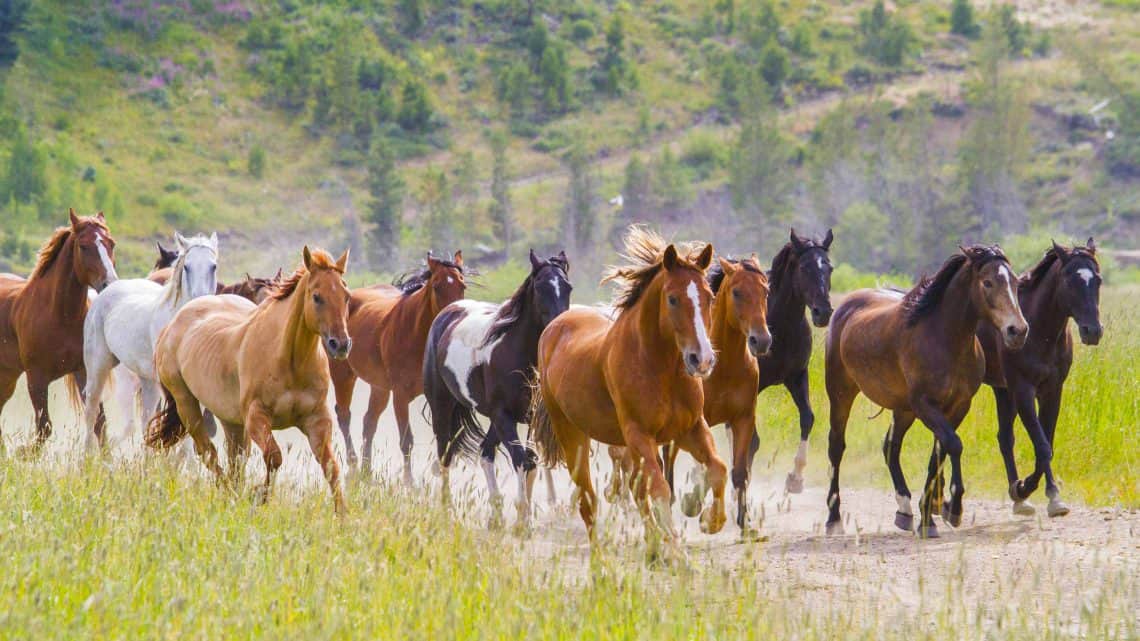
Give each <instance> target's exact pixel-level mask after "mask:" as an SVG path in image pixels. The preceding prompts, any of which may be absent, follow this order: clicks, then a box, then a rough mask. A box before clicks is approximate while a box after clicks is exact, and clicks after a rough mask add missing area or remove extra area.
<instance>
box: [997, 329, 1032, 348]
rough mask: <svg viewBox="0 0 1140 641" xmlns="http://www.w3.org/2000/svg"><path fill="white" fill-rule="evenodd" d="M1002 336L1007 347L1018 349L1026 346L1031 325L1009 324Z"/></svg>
mask: <svg viewBox="0 0 1140 641" xmlns="http://www.w3.org/2000/svg"><path fill="white" fill-rule="evenodd" d="M1001 338H1002V342H1003V343H1005V346H1006V348H1008V349H1012V350H1014V351H1017V350H1019V349H1021V348H1022V347H1025V341H1026V340H1028V339H1029V325H1021V326H1018V325H1007V326H1006V328H1005V330H1003V331H1002V333H1001Z"/></svg>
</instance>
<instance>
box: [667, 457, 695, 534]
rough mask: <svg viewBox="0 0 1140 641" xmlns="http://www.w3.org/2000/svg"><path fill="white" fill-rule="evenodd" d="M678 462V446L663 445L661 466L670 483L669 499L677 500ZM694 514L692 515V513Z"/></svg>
mask: <svg viewBox="0 0 1140 641" xmlns="http://www.w3.org/2000/svg"><path fill="white" fill-rule="evenodd" d="M676 463H677V448H676V446H674V445H673V444H672V443H666V444H664V445H662V446H661V466H662V467H663V468H664V471H665V482H666V483H668V484H669V500H670V501H676V500H677V481H676V478H675V477H674V475H673V470H674V468H675V467H676ZM690 516H692V515H690Z"/></svg>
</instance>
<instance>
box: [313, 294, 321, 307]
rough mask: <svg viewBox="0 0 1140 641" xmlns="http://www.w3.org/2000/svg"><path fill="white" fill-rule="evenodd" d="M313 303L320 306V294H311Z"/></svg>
mask: <svg viewBox="0 0 1140 641" xmlns="http://www.w3.org/2000/svg"><path fill="white" fill-rule="evenodd" d="M313 302H314V303H316V304H318V305H320V304H321V295H320V294H313Z"/></svg>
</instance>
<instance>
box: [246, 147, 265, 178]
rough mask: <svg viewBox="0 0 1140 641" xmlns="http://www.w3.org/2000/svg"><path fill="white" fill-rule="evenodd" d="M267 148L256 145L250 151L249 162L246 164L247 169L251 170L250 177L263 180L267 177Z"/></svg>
mask: <svg viewBox="0 0 1140 641" xmlns="http://www.w3.org/2000/svg"><path fill="white" fill-rule="evenodd" d="M265 162H266V158H265V148H264V147H262V146H261V145H254V146H253V147H252V148H250V150H249V161H248V162H247V163H246V168H247V169H248V170H249V175H250V176H253V177H254V178H257V179H258V180H260V179H261V177H262V176H264V175H265Z"/></svg>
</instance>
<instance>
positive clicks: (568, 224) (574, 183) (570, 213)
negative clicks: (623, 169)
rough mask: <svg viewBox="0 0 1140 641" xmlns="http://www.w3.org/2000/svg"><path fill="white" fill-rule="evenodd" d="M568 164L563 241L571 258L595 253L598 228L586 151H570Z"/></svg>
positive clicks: (593, 185)
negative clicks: (596, 228)
mask: <svg viewBox="0 0 1140 641" xmlns="http://www.w3.org/2000/svg"><path fill="white" fill-rule="evenodd" d="M565 162H566V165H567V166H568V167H569V169H570V185H569V193H568V194H567V195H568V199H567V202H566V207H565V208H564V209H563V211H562V237H563V239H564V240H565V242H566V245H567V247H568V249H569V253H570V255H572V256H586V254H587V253H589V252H590V251H591V250H592V249H593V246H594V227H595V226H596V225H597V212H596V211H595V210H594V198H595V197H594V192H595V190H596V186H595V178H594V175H593V173H592V172H591V171H590V160H589V158H588V156H587V154H586V150H585V148H584V147H582V146H581V145H580V144H575V145H574V146H573V147H571V149H570V151H569V152H567V154H566V157H565Z"/></svg>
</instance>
